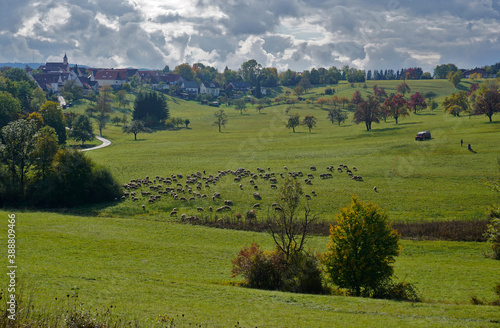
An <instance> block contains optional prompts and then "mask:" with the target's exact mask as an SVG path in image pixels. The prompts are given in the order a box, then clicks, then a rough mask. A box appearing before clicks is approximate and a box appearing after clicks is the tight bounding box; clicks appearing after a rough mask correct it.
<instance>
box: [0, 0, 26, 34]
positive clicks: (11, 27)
mask: <svg viewBox="0 0 500 328" xmlns="http://www.w3.org/2000/svg"><path fill="white" fill-rule="evenodd" d="M30 3H31V1H30V0H19V1H17V0H16V1H0V13H2V18H1V19H0V32H1V31H10V32H13V31H16V30H17V29H18V28H19V27H20V26H21V24H22V23H23V20H24V18H25V17H26V13H25V11H26V8H27V7H28V6H29V5H30Z"/></svg>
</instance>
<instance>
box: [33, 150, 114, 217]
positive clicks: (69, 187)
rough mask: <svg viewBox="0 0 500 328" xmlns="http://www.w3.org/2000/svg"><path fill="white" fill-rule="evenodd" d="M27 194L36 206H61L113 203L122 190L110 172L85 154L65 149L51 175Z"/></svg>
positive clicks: (55, 163)
mask: <svg viewBox="0 0 500 328" xmlns="http://www.w3.org/2000/svg"><path fill="white" fill-rule="evenodd" d="M27 194H30V195H32V196H31V197H30V198H29V199H27V201H28V203H30V204H32V205H35V206H43V207H56V206H57V207H61V206H78V205H85V204H90V203H97V202H103V201H111V200H113V199H115V198H118V197H120V196H121V194H122V190H121V186H120V185H119V184H118V183H117V182H116V181H115V180H114V179H113V177H112V175H111V173H110V172H109V170H108V169H106V168H104V167H100V166H96V165H95V164H94V163H93V162H92V161H91V160H90V159H89V158H87V157H86V156H85V155H84V154H83V153H82V152H78V151H75V150H68V149H65V150H60V151H59V152H58V153H57V154H56V156H55V158H54V162H53V163H52V171H51V173H50V175H49V176H47V177H46V178H45V179H43V180H39V181H37V182H36V183H33V184H32V185H30V186H29V190H28V193H27Z"/></svg>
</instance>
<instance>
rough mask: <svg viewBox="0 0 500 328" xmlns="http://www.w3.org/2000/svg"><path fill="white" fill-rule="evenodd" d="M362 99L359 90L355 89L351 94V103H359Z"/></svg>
mask: <svg viewBox="0 0 500 328" xmlns="http://www.w3.org/2000/svg"><path fill="white" fill-rule="evenodd" d="M363 101H364V99H363V96H361V92H359V90H356V91H355V92H354V94H353V95H352V99H351V104H353V105H359V104H361V103H362V102H363Z"/></svg>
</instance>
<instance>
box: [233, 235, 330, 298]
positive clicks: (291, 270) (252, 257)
mask: <svg viewBox="0 0 500 328" xmlns="http://www.w3.org/2000/svg"><path fill="white" fill-rule="evenodd" d="M232 263H233V269H232V271H231V272H232V274H233V275H232V276H233V277H235V276H238V275H242V276H243V277H244V278H245V282H244V285H246V286H248V287H251V288H259V289H267V290H281V291H287V292H293V293H311V294H321V293H324V292H325V287H324V286H323V279H322V272H321V269H320V268H319V267H318V259H317V258H316V257H314V256H312V255H310V254H307V253H305V252H302V253H296V254H295V255H294V258H293V259H289V260H288V261H287V260H286V258H285V254H284V253H283V252H281V251H279V250H275V251H271V252H269V251H262V250H261V249H260V246H259V245H258V244H256V243H253V244H252V245H250V247H245V248H243V249H242V250H241V251H240V252H239V253H238V255H237V256H236V257H235V258H234V259H233V261H232Z"/></svg>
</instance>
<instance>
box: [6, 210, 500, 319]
mask: <svg viewBox="0 0 500 328" xmlns="http://www.w3.org/2000/svg"><path fill="white" fill-rule="evenodd" d="M8 213H9V212H5V211H2V212H1V213H0V215H2V217H6V215H7V214H8ZM16 216H17V226H18V232H17V249H18V263H17V265H18V284H19V286H22V288H23V289H24V293H25V294H26V296H29V295H30V294H31V296H32V298H33V304H34V305H36V306H35V310H36V311H41V312H42V313H43V311H44V310H45V311H48V312H50V313H52V314H54V313H55V314H61V312H62V314H64V311H63V310H62V309H67V308H68V307H69V308H72V307H73V306H77V307H78V306H79V304H83V305H84V308H85V309H87V310H90V311H92V312H94V313H95V312H96V311H98V310H101V313H102V312H103V311H102V310H105V309H109V308H111V306H112V313H113V314H114V315H116V316H117V317H120V318H125V319H126V321H134V320H136V321H138V322H139V323H141V326H143V327H153V326H154V324H156V323H157V322H156V320H157V318H158V316H159V315H168V316H170V317H176V316H179V317H180V316H182V315H184V316H185V319H184V320H182V322H184V323H185V324H186V325H185V326H188V325H187V323H196V324H197V325H198V324H201V325H202V327H230V326H234V325H236V324H237V322H239V327H304V326H314V327H331V326H337V325H343V326H348V327H355V326H356V327H359V326H366V327H378V326H381V325H384V326H390V327H401V326H405V327H417V326H422V325H423V326H432V327H450V326H451V327H490V326H491V327H493V326H495V325H496V324H497V323H498V321H499V320H500V313H499V311H498V307H494V306H477V305H471V304H470V303H469V299H470V297H471V296H477V297H479V298H480V299H483V300H487V301H491V300H493V299H494V292H493V286H494V285H495V284H496V283H497V282H498V261H495V260H492V259H489V258H486V257H485V256H484V251H485V249H486V248H485V247H486V245H485V244H484V243H464V242H427V241H426V242H422V241H418V242H417V241H403V242H402V246H403V250H402V253H401V255H400V256H399V257H398V258H397V260H396V263H395V274H396V276H397V277H398V279H399V280H403V281H406V282H411V283H416V285H417V287H418V288H419V290H420V292H421V294H422V296H423V298H424V299H425V302H423V303H408V302H396V301H386V300H372V299H363V298H355V297H345V296H332V295H324V296H321V295H304V294H290V293H283V292H274V291H262V290H252V289H248V288H243V287H238V286H235V284H236V283H237V282H238V281H240V279H239V278H231V272H230V271H231V259H232V258H234V256H235V255H236V254H237V252H238V250H239V249H241V248H242V247H243V246H246V245H249V244H250V243H251V242H257V243H259V244H261V245H262V246H263V247H264V248H266V249H271V248H272V247H273V245H272V241H271V238H270V236H269V235H267V234H265V233H252V232H242V231H232V230H220V229H211V228H207V227H199V226H191V225H183V224H173V223H172V222H168V221H165V220H156V219H155V217H149V218H143V219H139V218H137V219H122V218H98V217H87V216H75V215H68V214H58V213H51V212H23V211H18V212H17V213H16ZM5 235H6V228H5V227H4V226H2V227H1V234H0V236H2V243H3V242H5V239H4V236H5ZM326 243H327V238H326V237H314V238H312V239H311V240H309V242H308V247H310V248H311V249H312V250H315V249H317V250H319V251H321V252H323V251H325V249H326ZM1 281H2V286H6V278H5V277H2V280H1ZM5 292H6V291H5V290H4V293H5ZM76 294H78V299H75V298H74V296H75V295H76ZM68 295H69V296H68ZM2 304H4V305H5V303H2ZM495 322H496V323H495ZM181 327H182V326H181Z"/></svg>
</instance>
